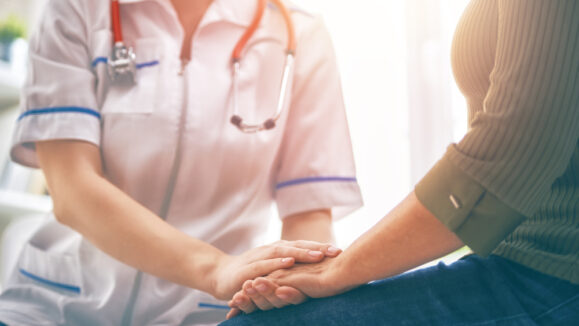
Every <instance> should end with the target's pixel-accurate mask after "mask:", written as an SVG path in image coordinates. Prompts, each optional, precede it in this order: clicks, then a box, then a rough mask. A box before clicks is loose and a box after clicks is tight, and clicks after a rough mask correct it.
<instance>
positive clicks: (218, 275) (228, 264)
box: [211, 240, 341, 299]
mask: <svg viewBox="0 0 579 326" xmlns="http://www.w3.org/2000/svg"><path fill="white" fill-rule="evenodd" d="M340 252H341V250H339V249H337V248H335V247H333V246H332V245H331V244H323V243H318V242H314V241H303V240H300V241H284V240H281V241H277V242H275V243H273V244H271V245H266V246H262V247H258V248H255V249H252V250H249V251H247V252H245V253H243V254H241V255H239V256H230V255H223V256H222V257H221V258H220V259H219V261H218V262H217V264H216V265H215V269H214V271H213V273H212V275H213V277H212V278H211V282H212V285H211V288H212V289H213V291H212V294H213V296H215V297H216V298H218V299H231V298H232V297H233V295H234V294H235V293H236V291H239V289H242V286H243V284H244V282H245V281H246V280H252V279H255V278H258V277H261V276H265V275H268V274H271V273H272V272H274V271H276V270H282V269H284V268H290V267H292V266H293V265H294V264H295V263H302V264H311V263H317V262H320V261H322V260H323V259H324V257H335V256H337V255H338V254H339V253H340Z"/></svg>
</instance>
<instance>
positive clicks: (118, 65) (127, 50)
mask: <svg viewBox="0 0 579 326" xmlns="http://www.w3.org/2000/svg"><path fill="white" fill-rule="evenodd" d="M135 62H136V57H135V52H134V51H133V49H132V48H131V47H128V46H126V45H125V44H124V43H122V42H117V43H115V44H114V45H113V51H112V54H111V57H110V58H109V59H108V72H109V77H110V78H111V80H112V81H117V80H128V81H129V82H131V83H134V82H135V81H136V79H135V75H136V72H137V65H136V63H135Z"/></svg>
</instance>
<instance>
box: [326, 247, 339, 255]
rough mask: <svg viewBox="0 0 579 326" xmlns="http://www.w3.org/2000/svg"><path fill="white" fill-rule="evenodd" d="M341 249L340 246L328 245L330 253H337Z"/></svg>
mask: <svg viewBox="0 0 579 326" xmlns="http://www.w3.org/2000/svg"><path fill="white" fill-rule="evenodd" d="M339 251H340V249H338V248H336V247H334V246H330V247H328V252H329V253H330V254H335V253H337V252H339Z"/></svg>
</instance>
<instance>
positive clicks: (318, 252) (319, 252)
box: [308, 250, 324, 257]
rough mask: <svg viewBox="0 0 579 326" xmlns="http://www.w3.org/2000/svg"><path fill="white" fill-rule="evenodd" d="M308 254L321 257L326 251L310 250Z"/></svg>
mask: <svg viewBox="0 0 579 326" xmlns="http://www.w3.org/2000/svg"><path fill="white" fill-rule="evenodd" d="M308 254H309V255H310V256H314V257H320V256H321V255H323V254H324V253H323V252H321V251H317V250H310V251H308Z"/></svg>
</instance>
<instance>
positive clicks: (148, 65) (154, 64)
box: [136, 60, 159, 69]
mask: <svg viewBox="0 0 579 326" xmlns="http://www.w3.org/2000/svg"><path fill="white" fill-rule="evenodd" d="M158 64H159V60H153V61H149V62H142V63H137V66H136V67H137V69H141V68H145V67H151V66H156V65H158Z"/></svg>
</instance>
